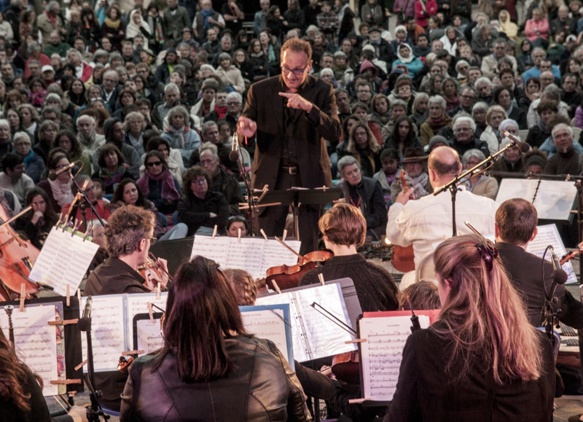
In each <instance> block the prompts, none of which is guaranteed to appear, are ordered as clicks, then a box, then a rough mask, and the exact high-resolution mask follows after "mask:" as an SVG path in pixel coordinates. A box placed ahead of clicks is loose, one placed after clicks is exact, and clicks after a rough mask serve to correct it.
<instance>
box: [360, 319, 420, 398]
mask: <svg viewBox="0 0 583 422" xmlns="http://www.w3.org/2000/svg"><path fill="white" fill-rule="evenodd" d="M370 314H375V313H370ZM385 314H388V312H387V313H385ZM418 316H419V323H420V324H421V327H423V328H426V327H428V326H429V317H428V316H425V315H418ZM359 327H360V337H361V338H362V339H366V341H365V342H363V343H361V362H362V372H363V382H364V397H365V398H366V399H367V400H378V401H390V400H392V399H393V395H394V394H395V390H396V388H397V381H398V379H399V370H400V367H401V361H402V359H403V348H404V347H405V342H406V341H407V338H408V337H409V335H410V334H411V329H410V327H411V317H410V316H387V317H372V318H362V319H361V320H360V322H359Z"/></svg>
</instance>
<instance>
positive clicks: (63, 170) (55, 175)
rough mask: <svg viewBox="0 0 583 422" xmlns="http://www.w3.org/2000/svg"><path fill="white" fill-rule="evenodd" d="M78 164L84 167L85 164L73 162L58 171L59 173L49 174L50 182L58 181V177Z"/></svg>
mask: <svg viewBox="0 0 583 422" xmlns="http://www.w3.org/2000/svg"><path fill="white" fill-rule="evenodd" d="M77 164H81V165H83V163H81V161H79V160H77V161H73V162H72V163H69V164H68V165H66V166H65V167H63V168H60V169H58V170H57V171H55V172H54V173H51V172H49V179H50V180H57V177H58V176H59V175H60V174H61V173H64V172H66V171H69V170H71V169H72V168H73V167H75V166H76V165H77Z"/></svg>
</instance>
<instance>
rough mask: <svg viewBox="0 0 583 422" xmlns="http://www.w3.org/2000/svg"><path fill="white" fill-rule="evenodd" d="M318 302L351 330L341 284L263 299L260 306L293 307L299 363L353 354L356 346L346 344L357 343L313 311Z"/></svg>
mask: <svg viewBox="0 0 583 422" xmlns="http://www.w3.org/2000/svg"><path fill="white" fill-rule="evenodd" d="M314 302H316V303H318V304H319V305H321V306H322V307H324V308H325V309H326V310H328V311H329V312H331V313H332V314H333V315H335V316H336V317H337V318H338V319H340V320H341V321H342V322H344V323H345V324H346V325H348V326H351V323H350V318H349V316H348V312H347V311H346V305H345V304H344V298H343V297H342V292H341V287H340V285H339V284H327V285H325V286H315V287H312V288H308V289H301V290H295V291H291V292H285V291H284V292H283V293H282V294H275V295H270V296H263V297H260V298H258V299H257V302H256V304H258V305H273V304H281V303H288V304H290V311H291V320H292V335H293V347H294V356H295V358H296V359H297V360H298V361H299V362H306V361H310V360H314V359H319V358H323V357H327V356H332V355H336V354H338V353H344V352H351V351H353V350H354V349H355V346H354V345H353V344H345V341H351V340H354V337H353V336H352V335H351V334H349V333H348V332H346V331H345V330H344V329H342V328H341V327H339V326H338V325H337V324H335V323H333V322H332V321H330V320H329V319H328V318H326V317H325V316H324V315H322V314H321V313H320V312H318V311H316V310H315V309H314V308H312V306H311V304H312V303H314Z"/></svg>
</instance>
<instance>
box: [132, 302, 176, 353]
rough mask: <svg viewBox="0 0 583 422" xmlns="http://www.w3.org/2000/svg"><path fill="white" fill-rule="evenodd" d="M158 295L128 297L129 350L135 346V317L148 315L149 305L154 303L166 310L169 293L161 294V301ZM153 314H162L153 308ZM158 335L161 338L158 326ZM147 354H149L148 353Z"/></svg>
mask: <svg viewBox="0 0 583 422" xmlns="http://www.w3.org/2000/svg"><path fill="white" fill-rule="evenodd" d="M156 296H157V295H156V293H140V294H128V295H126V303H127V306H126V310H127V322H126V333H127V339H128V341H127V343H128V344H127V345H126V347H127V348H128V350H129V349H132V348H133V345H134V316H136V315H137V314H147V313H148V303H153V304H154V305H156V306H158V307H160V308H162V309H166V300H168V292H162V293H160V299H156ZM152 312H154V313H156V312H160V311H159V310H158V309H156V308H153V309H152ZM158 335H159V336H160V330H159V325H158ZM146 353H147V352H146Z"/></svg>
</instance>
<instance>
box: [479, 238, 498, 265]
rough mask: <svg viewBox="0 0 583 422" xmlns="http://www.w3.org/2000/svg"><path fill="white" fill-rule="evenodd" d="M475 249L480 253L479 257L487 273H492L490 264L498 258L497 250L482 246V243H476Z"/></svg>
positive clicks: (492, 247)
mask: <svg viewBox="0 0 583 422" xmlns="http://www.w3.org/2000/svg"><path fill="white" fill-rule="evenodd" d="M476 248H477V249H478V252H479V253H480V257H481V258H482V259H483V260H484V262H485V263H486V269H487V270H488V272H490V271H492V262H493V261H494V259H496V257H497V256H498V249H496V248H495V247H494V246H489V245H484V244H482V243H476Z"/></svg>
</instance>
